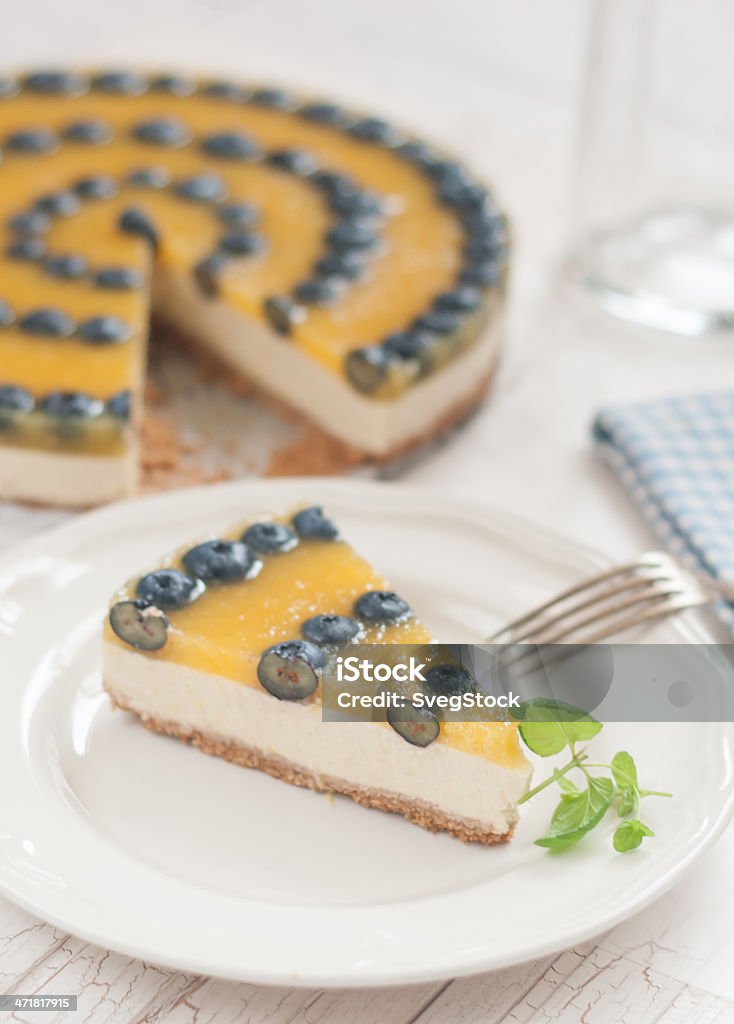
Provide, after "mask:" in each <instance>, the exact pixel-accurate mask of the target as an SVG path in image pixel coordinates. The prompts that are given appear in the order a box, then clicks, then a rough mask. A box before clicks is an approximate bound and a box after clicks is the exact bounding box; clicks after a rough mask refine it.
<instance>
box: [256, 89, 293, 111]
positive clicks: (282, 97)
mask: <svg viewBox="0 0 734 1024" xmlns="http://www.w3.org/2000/svg"><path fill="white" fill-rule="evenodd" d="M250 103H254V104H256V105H257V106H259V107H274V108H275V109H276V110H288V109H289V108H291V107H293V106H294V105H295V104H294V102H293V98H292V97H291V96H289V95H288V93H287V92H284V90H283V89H256V90H255V91H254V92H253V93H251V95H250Z"/></svg>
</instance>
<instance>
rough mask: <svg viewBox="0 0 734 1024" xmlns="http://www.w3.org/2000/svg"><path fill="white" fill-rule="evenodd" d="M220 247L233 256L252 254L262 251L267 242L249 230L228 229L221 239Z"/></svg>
mask: <svg viewBox="0 0 734 1024" xmlns="http://www.w3.org/2000/svg"><path fill="white" fill-rule="evenodd" d="M219 247H220V248H221V249H224V251H225V252H229V253H232V255H233V256H251V255H252V254H253V253H256V252H262V251H263V249H264V248H265V242H264V241H263V239H262V238H260V237H259V236H258V235H253V234H251V233H250V232H249V231H227V232H226V233H225V234H223V235H222V237H221V238H220V239H219Z"/></svg>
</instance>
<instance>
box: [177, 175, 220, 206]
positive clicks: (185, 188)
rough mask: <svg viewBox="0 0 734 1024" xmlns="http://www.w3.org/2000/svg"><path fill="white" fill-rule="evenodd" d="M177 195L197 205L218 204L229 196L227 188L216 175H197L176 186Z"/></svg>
mask: <svg viewBox="0 0 734 1024" xmlns="http://www.w3.org/2000/svg"><path fill="white" fill-rule="evenodd" d="M175 192H176V195H177V196H180V197H181V199H190V200H191V201H193V202H196V203H218V202H221V200H223V199H224V198H225V197H226V195H227V186H226V185H225V184H224V182H223V181H222V179H221V178H220V177H218V176H217V175H216V174H197V175H195V176H194V177H193V178H185V179H184V180H183V181H180V182H179V183H178V184H177V185H176V189H175Z"/></svg>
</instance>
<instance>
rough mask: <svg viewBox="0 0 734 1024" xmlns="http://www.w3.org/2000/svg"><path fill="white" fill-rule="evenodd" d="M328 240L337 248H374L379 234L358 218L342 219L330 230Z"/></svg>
mask: <svg viewBox="0 0 734 1024" xmlns="http://www.w3.org/2000/svg"><path fill="white" fill-rule="evenodd" d="M326 241H327V242H328V244H329V245H331V246H333V247H334V248H335V249H360V250H365V249H372V248H373V247H374V246H375V245H377V241H378V239H377V235H376V234H375V232H374V230H373V229H372V228H371V227H369V226H368V225H367V224H363V223H362V222H361V221H358V220H342V221H340V222H339V223H338V224H337V225H336V226H335V227H333V228H332V229H331V231H329V232H328V234H327V236H326Z"/></svg>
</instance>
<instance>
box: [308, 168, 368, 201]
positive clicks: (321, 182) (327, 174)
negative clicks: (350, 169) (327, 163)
mask: <svg viewBox="0 0 734 1024" xmlns="http://www.w3.org/2000/svg"><path fill="white" fill-rule="evenodd" d="M311 183H312V184H313V185H316V186H317V187H318V188H320V189H321V190H322V191H323V192H325V193H326V195H327V196H329V197H333V196H354V195H357V193H358V192H359V191H360V189H359V186H358V185H357V184H356V183H355V182H354V180H353V179H352V178H350V177H349V176H348V175H346V174H341V173H340V172H339V171H317V172H316V173H315V174H314V175H313V177H312V178H311Z"/></svg>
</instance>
